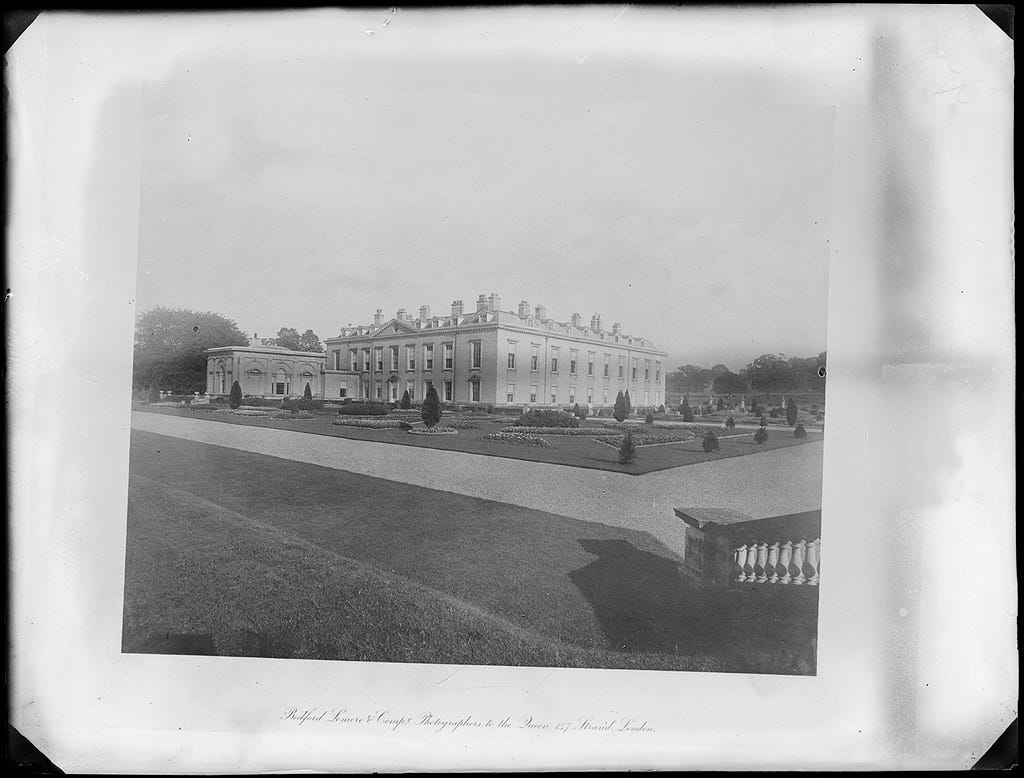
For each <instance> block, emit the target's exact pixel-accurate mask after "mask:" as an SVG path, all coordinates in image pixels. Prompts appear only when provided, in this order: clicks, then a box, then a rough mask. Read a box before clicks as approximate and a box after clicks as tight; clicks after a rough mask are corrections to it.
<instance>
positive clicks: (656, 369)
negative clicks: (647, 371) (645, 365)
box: [654, 362, 661, 381]
mask: <svg viewBox="0 0 1024 778" xmlns="http://www.w3.org/2000/svg"><path fill="white" fill-rule="evenodd" d="M654 380H655V381H660V380H661V362H655V363H654Z"/></svg>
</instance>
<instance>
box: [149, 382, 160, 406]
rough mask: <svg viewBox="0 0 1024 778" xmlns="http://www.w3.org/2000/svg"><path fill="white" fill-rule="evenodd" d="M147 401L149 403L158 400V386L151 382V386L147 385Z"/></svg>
mask: <svg viewBox="0 0 1024 778" xmlns="http://www.w3.org/2000/svg"><path fill="white" fill-rule="evenodd" d="M149 401H150V402H151V403H158V402H160V387H159V386H157V385H156V384H153V385H152V386H151V387H149Z"/></svg>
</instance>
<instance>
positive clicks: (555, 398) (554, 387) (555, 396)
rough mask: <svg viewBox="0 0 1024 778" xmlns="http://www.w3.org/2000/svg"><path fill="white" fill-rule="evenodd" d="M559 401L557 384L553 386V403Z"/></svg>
mask: <svg viewBox="0 0 1024 778" xmlns="http://www.w3.org/2000/svg"><path fill="white" fill-rule="evenodd" d="M557 402H558V387H557V386H552V387H551V404H552V405H554V404H555V403H557Z"/></svg>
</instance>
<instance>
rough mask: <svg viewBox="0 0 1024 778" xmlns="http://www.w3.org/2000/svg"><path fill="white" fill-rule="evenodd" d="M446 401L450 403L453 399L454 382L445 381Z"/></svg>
mask: <svg viewBox="0 0 1024 778" xmlns="http://www.w3.org/2000/svg"><path fill="white" fill-rule="evenodd" d="M444 401H445V402H448V403H450V402H451V401H452V382H451V381H445V382H444Z"/></svg>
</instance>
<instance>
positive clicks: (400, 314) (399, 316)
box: [395, 308, 405, 321]
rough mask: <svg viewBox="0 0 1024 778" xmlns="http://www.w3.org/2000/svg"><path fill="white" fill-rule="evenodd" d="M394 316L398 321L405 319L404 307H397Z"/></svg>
mask: <svg viewBox="0 0 1024 778" xmlns="http://www.w3.org/2000/svg"><path fill="white" fill-rule="evenodd" d="M395 318H396V319H398V320H399V321H405V308H399V309H398V310H397V311H395Z"/></svg>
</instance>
